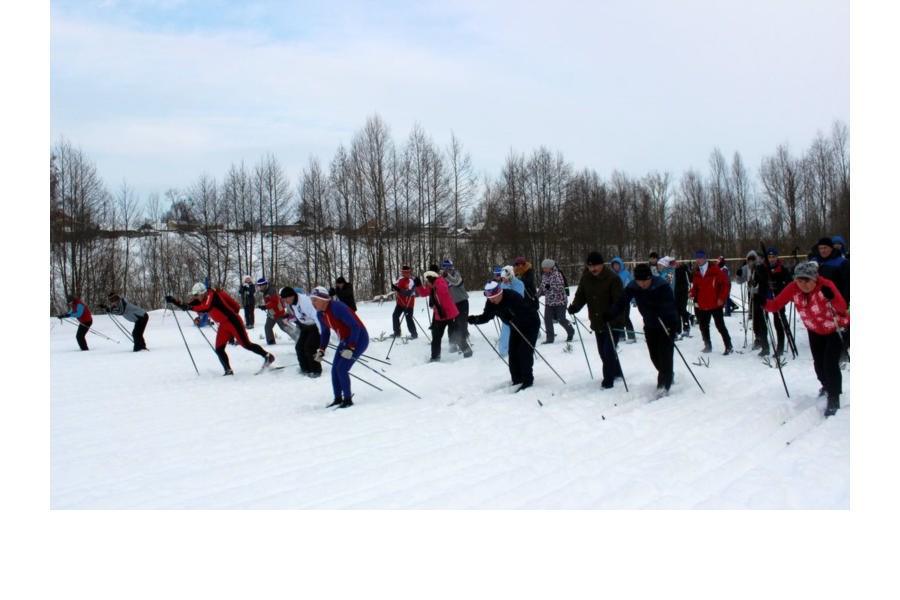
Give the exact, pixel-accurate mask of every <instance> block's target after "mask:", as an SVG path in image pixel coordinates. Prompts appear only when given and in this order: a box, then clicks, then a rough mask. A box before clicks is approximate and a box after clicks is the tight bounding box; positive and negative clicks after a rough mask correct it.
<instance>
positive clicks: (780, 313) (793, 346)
mask: <svg viewBox="0 0 900 600" xmlns="http://www.w3.org/2000/svg"><path fill="white" fill-rule="evenodd" d="M792 304H793V303H792ZM775 314H776V315H778V317H776V318H779V319H781V321H780V323H781V327H782V328H783V329H784V335H785V337H786V338H787V341H788V346H790V348H791V354H792V355H793V357H794V358H797V356H799V353H798V352H797V341H796V340H795V339H794V334H793V333H791V326H790V325H788V322H787V317H785V316H784V309H782V310H779V311H778V312H777V313H775Z"/></svg>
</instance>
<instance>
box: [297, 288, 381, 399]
mask: <svg viewBox="0 0 900 600" xmlns="http://www.w3.org/2000/svg"><path fill="white" fill-rule="evenodd" d="M309 298H310V300H311V301H312V305H313V307H314V308H315V309H316V311H317V317H318V319H319V330H320V331H321V339H320V341H319V349H318V350H317V351H316V355H315V360H316V361H321V360H322V358H323V357H324V356H325V350H326V349H327V348H328V342H329V340H330V338H331V331H332V330H334V333H335V335H337V338H338V342H337V348H336V349H335V351H334V361H333V362H332V363H331V388H332V390H333V392H334V400H333V401H332V402H331V404H329V405H328V406H329V407H332V406H334V407H337V408H347V407H349V406H353V391H352V389H351V387H350V369H351V368H352V367H353V363H355V362H356V359H358V358H359V357H360V356H361V355H362V353H363V352H365V351H366V348H368V347H369V333H368V331H366V326H365V325H364V324H363V322H362V320H361V319H360V318H359V315H357V314H356V311H355V310H353V309H352V308H350V307H349V306H347V305H346V304H344V303H343V302H342V301H341V300H339V299H337V300H332V299H331V294H329V293H328V290H326V289H325V288H324V287H322V286H317V287H315V288H313V290H312V292H310V294H309Z"/></svg>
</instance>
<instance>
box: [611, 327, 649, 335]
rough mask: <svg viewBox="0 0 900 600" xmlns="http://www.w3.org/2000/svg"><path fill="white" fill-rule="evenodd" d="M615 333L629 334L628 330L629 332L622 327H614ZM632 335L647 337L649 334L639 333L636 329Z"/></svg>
mask: <svg viewBox="0 0 900 600" xmlns="http://www.w3.org/2000/svg"><path fill="white" fill-rule="evenodd" d="M613 331H617V332H619V333H624V334H627V333H628V330H627V329H622V328H621V327H613ZM631 333H633V334H635V335H647V334H645V333H644V332H643V331H638V330H637V329H635V330H634V331H632V332H631Z"/></svg>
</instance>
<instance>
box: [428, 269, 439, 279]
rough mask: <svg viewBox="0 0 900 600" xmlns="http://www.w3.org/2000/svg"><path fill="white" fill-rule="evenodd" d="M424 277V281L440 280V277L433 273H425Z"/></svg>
mask: <svg viewBox="0 0 900 600" xmlns="http://www.w3.org/2000/svg"><path fill="white" fill-rule="evenodd" d="M424 276H425V279H439V278H440V275H438V274H437V273H435V272H434V271H425V273H424Z"/></svg>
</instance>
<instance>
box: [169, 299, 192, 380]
mask: <svg viewBox="0 0 900 600" xmlns="http://www.w3.org/2000/svg"><path fill="white" fill-rule="evenodd" d="M169 310H171V311H172V318H173V319H175V324H176V325H178V333H180V334H181V340H182V341H183V342H184V348H185V350H187V353H188V356H190V357H191V363H193V365H194V370H195V371H197V375H200V369H198V368H197V363H196V362H195V361H194V355H193V354H191V349H190V347H189V346H188V343H187V339H186V338H185V337H184V331H182V329H181V323H179V322H178V315H176V314H175V309H174V308H172V305H171V304H169ZM163 314H164V315H165V314H166V313H165V311H163Z"/></svg>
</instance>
